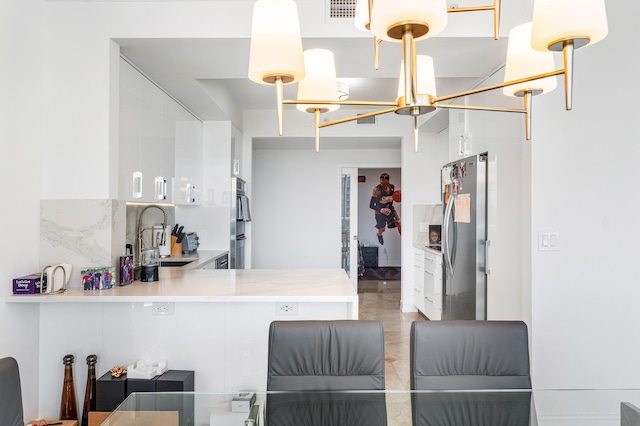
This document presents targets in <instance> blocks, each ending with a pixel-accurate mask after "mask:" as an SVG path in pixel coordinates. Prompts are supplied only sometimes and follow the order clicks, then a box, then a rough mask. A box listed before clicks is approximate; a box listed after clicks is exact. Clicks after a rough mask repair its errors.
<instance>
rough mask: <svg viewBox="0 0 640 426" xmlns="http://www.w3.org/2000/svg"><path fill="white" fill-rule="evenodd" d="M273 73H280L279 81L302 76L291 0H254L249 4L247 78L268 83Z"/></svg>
mask: <svg viewBox="0 0 640 426" xmlns="http://www.w3.org/2000/svg"><path fill="white" fill-rule="evenodd" d="M275 76H283V77H284V78H283V83H293V82H295V81H299V80H302V79H303V78H304V60H303V57H302V39H301V37H300V23H299V21H298V9H297V7H296V4H295V2H294V1H293V0H258V1H256V2H255V4H254V5H253V23H252V27H251V51H250V54H249V79H251V80H252V81H255V82H256V83H262V84H271V83H273V77H275ZM265 79H266V81H265Z"/></svg>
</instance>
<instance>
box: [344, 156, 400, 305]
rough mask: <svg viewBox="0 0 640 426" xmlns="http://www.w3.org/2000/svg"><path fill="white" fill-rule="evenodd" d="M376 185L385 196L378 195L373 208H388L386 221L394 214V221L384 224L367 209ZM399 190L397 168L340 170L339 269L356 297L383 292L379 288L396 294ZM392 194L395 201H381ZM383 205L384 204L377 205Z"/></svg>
mask: <svg viewBox="0 0 640 426" xmlns="http://www.w3.org/2000/svg"><path fill="white" fill-rule="evenodd" d="M387 175H388V177H389V179H388V180H385V181H381V179H380V178H381V176H387ZM379 185H383V186H384V188H385V189H386V193H384V194H378V196H377V197H376V203H374V204H377V205H374V207H376V208H377V209H378V210H380V208H381V206H386V207H385V208H392V213H391V215H390V216H389V217H392V214H393V213H395V214H397V219H398V220H397V221H394V220H391V219H389V220H387V221H385V219H387V218H388V216H386V215H383V214H382V213H377V212H376V211H374V210H373V209H372V208H371V207H370V203H371V200H372V196H373V194H374V188H376V187H378V191H376V193H378V192H379V189H380V187H379ZM401 187H402V175H401V168H400V167H397V166H388V165H380V166H377V165H376V166H373V167H343V168H342V266H343V268H344V269H345V270H346V271H347V274H348V275H349V277H350V279H351V282H352V284H353V285H354V288H355V289H356V290H357V291H358V292H359V293H360V292H363V291H378V290H383V288H382V287H383V286H385V287H386V286H389V287H391V286H393V287H395V288H396V289H397V290H396V291H397V292H399V291H400V271H401V269H400V267H401V264H402V252H401V247H402V236H401V232H400V230H401V220H400V217H401V214H402V201H401V197H400V198H398V196H399V194H400V193H401V192H400V191H401ZM393 190H395V191H397V193H396V195H395V201H391V200H390V199H388V198H384V199H383V198H382V197H391V196H392V192H393ZM383 201H385V202H387V201H388V203H385V204H381V203H382V202H383ZM383 212H384V211H383ZM378 229H381V232H379V231H378ZM389 290H390V288H389Z"/></svg>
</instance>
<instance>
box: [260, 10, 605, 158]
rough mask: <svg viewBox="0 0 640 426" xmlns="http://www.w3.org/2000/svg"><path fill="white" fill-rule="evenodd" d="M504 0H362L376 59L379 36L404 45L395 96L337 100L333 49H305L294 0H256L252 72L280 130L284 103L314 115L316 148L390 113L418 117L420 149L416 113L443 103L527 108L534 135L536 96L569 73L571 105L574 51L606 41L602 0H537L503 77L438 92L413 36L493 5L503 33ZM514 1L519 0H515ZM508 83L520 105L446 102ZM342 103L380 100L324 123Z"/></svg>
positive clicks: (568, 102)
mask: <svg viewBox="0 0 640 426" xmlns="http://www.w3.org/2000/svg"><path fill="white" fill-rule="evenodd" d="M500 1H501V0H493V5H491V6H474V7H464V8H448V7H447V4H446V0H403V1H398V0H358V2H357V5H356V16H355V25H356V27H357V28H359V29H361V30H364V31H369V32H371V33H372V34H373V36H374V41H375V42H374V46H375V51H374V63H375V67H376V69H377V68H378V64H379V55H380V50H379V45H380V43H381V42H383V41H386V42H391V43H401V44H402V58H403V59H402V64H401V65H400V70H401V71H400V77H399V79H398V96H397V98H396V99H395V100H394V101H358V100H348V99H347V100H345V99H340V98H339V94H338V83H337V81H336V72H335V63H334V59H333V53H332V52H330V51H328V50H324V49H311V50H307V51H304V52H303V50H302V39H301V35H300V24H299V21H298V13H297V8H296V4H295V2H294V1H293V0H257V1H256V2H255V4H254V8H253V22H252V31H251V50H250V57H249V78H250V79H251V80H252V81H254V82H257V83H261V84H270V85H273V86H274V87H275V91H276V112H277V119H278V134H279V135H280V136H282V135H283V134H284V131H283V106H284V105H296V106H297V108H298V109H299V110H301V111H306V112H311V113H313V114H314V126H315V140H316V152H317V151H319V149H320V129H321V128H323V127H327V126H333V125H336V124H341V123H346V122H349V121H354V120H358V119H362V118H367V117H372V116H376V115H381V114H387V113H391V112H393V113H396V114H400V115H407V116H410V117H412V119H413V135H414V151H416V152H417V150H418V118H419V117H420V116H421V115H424V114H428V113H431V112H434V111H435V110H437V109H438V108H455V109H467V110H483V111H501V112H513V113H519V114H523V115H524V117H525V136H526V139H527V140H529V139H530V138H531V110H532V96H534V95H539V94H542V93H548V92H550V91H552V90H553V89H555V88H556V86H557V82H556V78H555V77H556V76H559V75H563V76H564V89H565V107H566V109H567V110H571V108H572V97H573V56H574V50H575V49H579V48H581V47H584V46H587V45H590V44H594V43H596V42H598V41H600V40H602V39H603V38H604V37H605V36H606V35H607V32H608V26H607V18H606V11H605V4H604V0H534V7H533V20H532V22H529V23H526V24H522V25H519V26H517V27H515V28H513V29H512V30H511V31H510V32H509V41H508V45H507V58H506V66H505V77H504V82H503V83H500V84H495V85H492V86H487V87H481V88H476V89H473V90H468V91H465V92H459V93H454V94H449V95H444V96H437V94H436V86H435V75H434V71H433V60H432V58H431V57H429V56H426V55H417V54H416V43H417V42H419V41H421V40H425V39H427V38H430V37H433V36H435V35H437V34H438V33H439V32H441V31H442V30H443V29H444V28H445V27H446V25H447V19H448V14H449V13H459V12H478V11H492V12H493V21H494V22H493V23H494V25H493V33H494V39H496V40H497V39H498V37H499V33H500ZM514 1H515V0H514ZM553 52H562V55H563V67H562V68H561V69H555V65H554V58H553ZM296 82H299V84H298V95H297V99H295V100H293V99H283V85H285V84H291V83H296ZM496 89H503V93H504V94H505V95H507V96H516V97H522V98H523V104H524V105H523V107H522V108H500V107H490V106H473V105H458V104H452V103H444V102H445V101H451V100H455V99H459V98H463V97H466V96H470V95H474V94H477V93H482V92H487V91H491V90H496ZM341 105H346V106H366V107H380V108H383V109H380V110H377V111H373V112H370V113H366V114H360V115H357V116H353V117H349V118H344V119H340V120H335V121H331V122H326V123H320V114H321V113H324V112H327V111H333V110H335V109H337V108H339V107H340V106H341Z"/></svg>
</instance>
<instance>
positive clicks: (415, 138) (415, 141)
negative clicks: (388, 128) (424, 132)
mask: <svg viewBox="0 0 640 426" xmlns="http://www.w3.org/2000/svg"><path fill="white" fill-rule="evenodd" d="M413 152H418V116H417V115H414V116H413Z"/></svg>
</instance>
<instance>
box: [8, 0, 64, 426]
mask: <svg viewBox="0 0 640 426" xmlns="http://www.w3.org/2000/svg"><path fill="white" fill-rule="evenodd" d="M16 15H22V16H28V17H29V19H24V20H22V19H16ZM43 26H44V20H43V6H42V2H41V1H39V0H3V1H2V2H0V53H1V54H0V93H2V99H1V100H0V116H1V117H2V119H0V148H1V149H2V154H0V181H1V182H4V184H3V186H2V203H1V204H0V218H1V219H2V223H4V224H5V226H4V228H5V229H4V240H5V243H4V244H2V245H1V246H0V258H2V263H0V283H2V284H1V285H0V324H2V326H1V327H0V358H4V357H6V356H12V357H14V358H16V359H17V360H18V366H19V368H20V375H21V380H22V395H23V404H24V413H25V417H26V418H35V417H36V414H37V407H38V379H37V378H38V358H39V356H40V355H41V353H40V352H39V351H38V350H37V345H38V321H39V311H38V307H37V306H15V305H8V304H6V303H4V296H6V295H9V294H11V292H12V284H11V283H12V279H13V278H17V277H21V276H24V275H27V274H30V273H34V272H39V269H40V264H39V263H38V254H37V253H38V249H37V248H38V244H39V242H40V188H41V178H42V172H41V167H42V120H43V118H42V92H43V62H42V61H43V53H44V52H43V39H42V35H43V31H42V28H43ZM61 361H62V359H61Z"/></svg>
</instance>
